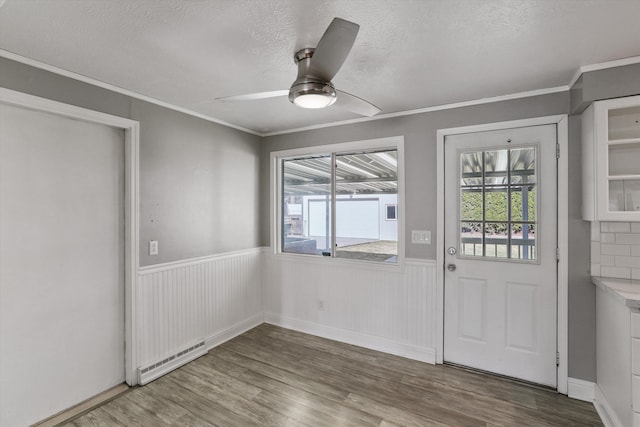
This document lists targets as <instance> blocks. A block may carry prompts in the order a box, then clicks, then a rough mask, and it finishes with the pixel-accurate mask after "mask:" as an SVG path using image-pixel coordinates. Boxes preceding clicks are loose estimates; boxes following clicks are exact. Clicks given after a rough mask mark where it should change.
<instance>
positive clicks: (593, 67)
mask: <svg viewBox="0 0 640 427" xmlns="http://www.w3.org/2000/svg"><path fill="white" fill-rule="evenodd" d="M0 57H2V58H7V59H10V60H13V61H16V62H20V63H22V64H26V65H29V66H32V67H35V68H39V69H42V70H45V71H49V72H52V73H54V74H58V75H61V76H64V77H69V78H71V79H74V80H78V81H81V82H84V83H88V84H91V85H94V86H97V87H101V88H103V89H107V90H111V91H113V92H117V93H120V94H122V95H127V96H130V97H132V98H135V99H139V100H142V101H146V102H149V103H152V104H155V105H159V106H161V107H165V108H169V109H171V110H174V111H178V112H181V113H184V114H188V115H190V116H193V117H198V118H200V119H203V120H206V121H209V122H212V123H216V124H219V125H222V126H226V127H229V128H232V129H236V130H239V131H242V132H246V133H249V134H252V135H256V136H259V137H268V136H276V135H284V134H288V133H295V132H304V131H309V130H315V129H322V128H327V127H335V126H343V125H349V124H355V123H365V122H370V121H374V120H384V119H389V118H393V117H402V116H411V115H414V114H423V113H429V112H434V111H442V110H451V109H454V108H462V107H469V106H473V105H482V104H490V103H493V102H500V101H508V100H511V99H519V98H529V97H533V96H540V95H548V94H552V93H559V92H566V91H568V90H570V89H571V87H572V86H573V85H574V84H575V83H576V81H577V80H578V79H579V78H580V76H581V75H582V74H583V73H586V72H590V71H597V70H603V69H607V68H615V67H621V66H624V65H632V64H638V63H640V56H632V57H629V58H623V59H617V60H614V61H607V62H601V63H597V64H589V65H583V66H581V67H580V68H579V69H578V70H576V73H575V74H574V75H573V77H572V78H571V80H570V81H569V83H568V84H567V85H563V86H556V87H551V88H545V89H537V90H532V91H526V92H517V93H512V94H507V95H500V96H494V97H489V98H480V99H474V100H469V101H463V102H455V103H451V104H442V105H435V106H431V107H425V108H418V109H413V110H406V111H398V112H394V113H388V114H380V115H377V116H374V117H361V118H357V119H351V120H343V121H338V122H330V123H323V124H318V125H311V126H304V127H299V128H292V129H285V130H282V131H274V132H266V133H262V132H258V131H255V130H253V129H248V128H245V127H242V126H238V125H235V124H233V123H229V122H226V121H224V120H220V119H217V118H215V117H211V116H208V115H206V114H202V113H198V112H196V111H192V110H189V109H186V108H183V107H180V106H177V105H175V104H171V103H169V102H165V101H161V100H159V99H156V98H153V97H150V96H147V95H143V94H140V93H137V92H134V91H131V90H128V89H124V88H121V87H119V86H115V85H112V84H110V83H106V82H103V81H101V80H97V79H94V78H92V77H87V76H84V75H82V74H78V73H75V72H73V71H69V70H65V69H63V68H59V67H56V66H53V65H50V64H47V63H44V62H41V61H37V60H35V59H31V58H27V57H25V56H22V55H19V54H16V53H13V52H9V51H7V50H4V49H0Z"/></svg>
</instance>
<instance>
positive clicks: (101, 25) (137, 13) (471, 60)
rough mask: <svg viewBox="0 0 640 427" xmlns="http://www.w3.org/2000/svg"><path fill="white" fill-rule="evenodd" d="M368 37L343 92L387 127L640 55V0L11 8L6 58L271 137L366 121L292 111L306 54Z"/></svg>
mask: <svg viewBox="0 0 640 427" xmlns="http://www.w3.org/2000/svg"><path fill="white" fill-rule="evenodd" d="M335 16H339V17H341V18H344V19H347V20H350V21H354V22H356V23H358V24H360V32H359V34H358V38H357V39H356V42H355V44H354V46H353V50H352V51H351V54H350V56H349V57H348V58H347V61H346V63H345V64H344V66H343V67H342V69H341V70H340V72H339V73H338V75H337V76H336V78H335V79H334V80H333V83H334V84H335V85H336V87H337V88H339V89H341V90H344V91H346V92H350V93H352V94H355V95H358V96H360V97H362V98H365V99H367V100H369V101H370V102H372V103H374V104H376V105H378V106H379V107H380V108H381V109H382V114H385V113H394V112H400V111H406V110H411V109H417V108H425V107H430V106H435V105H441V104H448V103H455V102H462V101H466V100H474V99H480V98H486V97H493V96H499V95H506V94H512V93H518V92H525V91H532V90H538V89H546V88H551V87H557V86H562V85H566V84H568V83H569V81H570V80H571V78H572V76H573V75H574V73H575V72H576V71H577V69H578V68H579V67H580V66H582V65H587V64H593V63H599V62H604V61H609V60H614V59H621V58H626V57H630V56H636V55H640V26H639V25H638V18H640V1H637V0H522V1H518V0H477V1H476V0H413V1H412V0H368V1H364V0H344V1H326V0H201V1H196V0H191V1H186V0H162V1H160V0H135V1H133V0H129V1H125V0H117V1H116V0H6V1H2V0H0V49H4V50H6V51H8V52H12V53H15V54H18V55H22V56H24V57H27V58H31V59H34V60H37V61H41V62H44V63H46V64H49V65H53V66H56V67H59V68H62V69H65V70H68V71H72V72H75V73H78V74H81V75H84V76H87V77H91V78H94V79H97V80H100V81H103V82H106V83H110V84H112V85H115V86H118V87H121V88H124V89H127V90H130V91H133V92H137V93H139V94H142V95H146V96H149V97H152V98H156V99H158V100H161V101H164V102H168V103H171V104H175V105H177V106H179V107H182V108H185V109H188V110H192V111H195V112H198V113H201V114H204V115H207V116H210V117H213V118H215V119H218V120H223V121H225V122H229V123H233V124H235V125H237V126H241V127H244V128H248V129H252V130H254V131H256V132H258V133H269V132H276V131H282V130H286V129H292V128H299V127H304V126H310V125H316V124H322V123H329V122H336V121H342V120H349V119H354V118H357V117H359V116H357V115H355V114H353V113H349V112H345V111H342V110H339V109H337V108H332V107H329V108H327V109H324V110H303V109H300V108H297V107H295V106H293V105H292V104H290V103H289V102H288V100H287V99H286V98H276V99H265V100H259V101H251V102H242V103H221V102H218V101H215V98H218V97H223V96H230V95H239V94H245V93H251V92H259V91H269V90H277V89H288V87H289V86H290V85H291V83H292V82H293V80H294V79H295V77H296V71H297V70H296V66H295V64H294V62H293V53H294V52H295V51H296V50H298V49H300V48H303V47H315V45H316V43H317V42H318V40H319V38H320V37H321V36H322V33H323V32H324V30H325V29H326V27H327V26H328V25H329V23H330V22H331V20H332V18H333V17H335Z"/></svg>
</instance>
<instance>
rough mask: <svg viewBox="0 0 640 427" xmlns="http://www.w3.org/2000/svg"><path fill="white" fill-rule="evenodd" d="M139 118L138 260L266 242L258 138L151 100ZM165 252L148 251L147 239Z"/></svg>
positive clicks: (138, 106)
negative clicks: (261, 239) (261, 232)
mask: <svg viewBox="0 0 640 427" xmlns="http://www.w3.org/2000/svg"><path fill="white" fill-rule="evenodd" d="M131 118H132V119H134V120H137V121H139V122H140V138H141V143H140V246H141V248H140V264H141V265H151V264H157V263H158V262H166V261H173V260H177V259H186V258H193V257H198V256H203V255H209V254H216V253H223V252H230V251H235V250H240V249H247V248H254V247H257V246H260V242H259V232H258V227H259V224H258V218H259V214H258V213H259V212H260V210H259V208H260V197H259V186H260V183H259V173H258V171H259V169H260V148H259V138H258V137H256V136H254V135H251V134H247V133H243V132H239V131H237V130H235V129H231V128H227V127H223V126H220V125H217V124H215V123H211V122H207V121H204V120H202V119H198V118H195V117H192V116H188V115H186V114H181V113H176V112H175V111H171V110H168V109H166V108H163V107H159V106H157V105H153V104H149V103H147V102H143V101H138V100H132V103H131ZM149 240H157V241H158V242H159V246H160V253H159V255H157V256H149V252H148V242H149Z"/></svg>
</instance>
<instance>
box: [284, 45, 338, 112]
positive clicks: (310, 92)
mask: <svg viewBox="0 0 640 427" xmlns="http://www.w3.org/2000/svg"><path fill="white" fill-rule="evenodd" d="M314 50H315V49H313V48H305V49H301V50H299V51H298V52H296V54H295V55H294V59H295V62H296V64H297V65H298V77H297V78H296V80H295V81H294V82H293V84H292V85H291V89H289V101H291V102H292V103H294V104H296V105H298V106H300V107H303V108H324V107H328V106H329V105H331V104H333V103H334V102H336V89H335V88H334V87H333V85H332V84H331V82H328V81H325V80H322V79H320V78H317V77H314V76H312V75H310V74H309V72H308V70H309V64H310V61H311V57H312V56H313V52H314Z"/></svg>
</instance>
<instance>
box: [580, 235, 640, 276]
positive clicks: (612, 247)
mask: <svg viewBox="0 0 640 427" xmlns="http://www.w3.org/2000/svg"><path fill="white" fill-rule="evenodd" d="M591 274H592V275H593V276H604V277H617V278H620V279H638V280H640V223H636V222H592V223H591Z"/></svg>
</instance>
